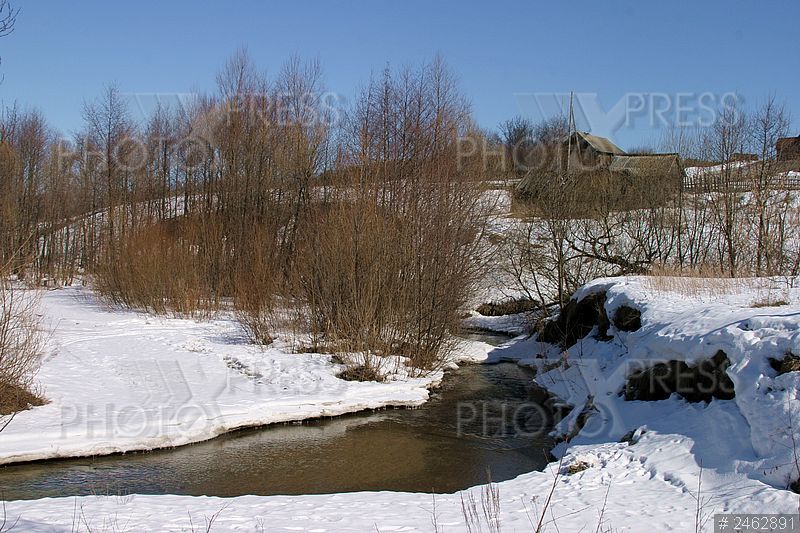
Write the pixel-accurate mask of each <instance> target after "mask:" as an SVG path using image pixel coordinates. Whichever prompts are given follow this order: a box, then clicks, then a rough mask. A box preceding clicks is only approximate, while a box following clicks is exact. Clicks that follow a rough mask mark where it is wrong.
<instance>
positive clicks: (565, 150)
mask: <svg viewBox="0 0 800 533" xmlns="http://www.w3.org/2000/svg"><path fill="white" fill-rule="evenodd" d="M561 150H562V164H564V165H565V164H566V161H567V157H569V168H570V169H575V170H577V169H586V170H588V169H595V168H598V167H600V168H602V167H607V166H608V165H609V164H610V163H611V159H612V158H613V157H614V156H615V155H625V151H624V150H622V148H620V147H619V146H617V145H616V144H614V143H612V142H611V141H609V140H608V139H606V138H605V137H599V136H597V135H592V134H591V133H587V132H585V131H576V132H574V133H572V135H569V136H567V137H565V138H564V140H563V141H562V142H561ZM565 166H566V165H565Z"/></svg>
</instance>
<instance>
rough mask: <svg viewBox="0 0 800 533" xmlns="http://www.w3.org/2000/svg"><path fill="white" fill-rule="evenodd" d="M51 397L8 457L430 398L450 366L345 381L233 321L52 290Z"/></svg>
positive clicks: (88, 449)
mask: <svg viewBox="0 0 800 533" xmlns="http://www.w3.org/2000/svg"><path fill="white" fill-rule="evenodd" d="M42 310H43V312H44V323H45V328H46V329H47V330H48V331H50V332H52V333H51V334H50V339H49V350H48V355H47V357H46V358H45V360H44V363H43V365H42V368H41V370H40V372H39V375H38V381H39V383H40V385H41V388H42V392H43V394H44V396H45V397H46V398H47V399H48V400H49V403H48V404H47V405H44V406H42V407H36V408H34V409H31V410H29V411H24V412H21V413H19V414H18V415H17V417H16V418H15V419H14V421H13V423H12V424H11V425H9V426H8V427H7V428H6V429H5V431H3V433H2V435H1V436H0V464H7V463H12V462H18V461H29V460H37V459H49V458H56V457H76V456H90V455H102V454H109V453H116V452H127V451H133V450H150V449H154V448H163V447H170V446H179V445H183V444H188V443H192V442H198V441H202V440H206V439H210V438H213V437H215V436H217V435H219V434H221V433H224V432H226V431H231V430H233V429H236V428H241V427H247V426H257V425H263V424H270V423H275V422H286V421H295V420H303V419H307V418H315V417H321V416H335V415H341V414H345V413H350V412H354V411H359V410H363V409H375V408H381V407H386V406H390V405H408V406H413V405H420V404H422V403H423V402H425V401H426V400H427V398H428V387H430V386H431V385H432V384H434V383H436V382H438V381H439V380H440V379H441V373H440V372H439V373H434V374H432V375H430V376H427V377H425V378H411V377H407V376H401V378H399V379H395V380H393V381H389V382H387V383H374V382H367V383H360V382H352V381H343V380H340V379H338V378H337V377H336V373H337V372H338V371H339V370H341V369H342V368H343V367H342V366H340V365H336V364H334V363H332V362H331V358H330V356H329V355H325V354H307V353H306V354H295V353H289V350H288V349H286V346H285V345H282V344H281V343H280V342H278V343H276V345H275V346H272V347H269V348H267V349H261V348H259V347H256V346H252V345H250V344H248V342H247V341H246V339H245V338H244V337H243V334H242V331H241V329H240V328H239V326H238V324H237V323H236V322H235V321H232V320H214V321H194V320H184V319H171V318H161V317H153V316H149V315H144V314H139V313H134V312H122V311H112V310H109V309H107V308H104V307H103V306H102V304H101V303H100V302H99V301H97V300H96V299H95V298H94V296H93V295H92V293H91V292H90V291H88V290H85V289H82V288H70V289H63V290H57V291H49V292H46V293H45V294H44V295H43V300H42Z"/></svg>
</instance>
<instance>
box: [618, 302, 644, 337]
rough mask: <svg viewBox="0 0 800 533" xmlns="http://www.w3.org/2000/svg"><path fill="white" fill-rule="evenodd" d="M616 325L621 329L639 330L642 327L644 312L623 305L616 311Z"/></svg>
mask: <svg viewBox="0 0 800 533" xmlns="http://www.w3.org/2000/svg"><path fill="white" fill-rule="evenodd" d="M614 327H615V328H617V329H618V330H619V331H637V330H638V329H639V328H641V327H642V312H641V311H639V310H638V309H634V308H633V307H630V306H627V305H623V306H620V307H619V308H618V309H617V310H616V312H615V313H614Z"/></svg>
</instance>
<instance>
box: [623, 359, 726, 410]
mask: <svg viewBox="0 0 800 533" xmlns="http://www.w3.org/2000/svg"><path fill="white" fill-rule="evenodd" d="M730 364H731V362H730V360H729V359H728V356H727V355H726V354H725V352H723V351H722V350H720V351H718V352H717V353H716V354H715V355H714V357H712V358H711V359H707V360H705V361H701V362H700V363H698V364H697V365H696V366H689V365H687V364H686V363H684V362H683V361H667V362H665V363H658V364H657V365H655V366H654V367H652V368H648V369H647V370H640V371H638V372H634V373H633V374H631V375H630V376H628V380H627V383H626V385H625V388H624V390H623V394H624V396H625V399H626V400H642V401H658V400H666V399H667V398H669V397H670V395H672V394H673V393H677V394H679V395H680V396H681V397H682V398H683V399H685V400H686V401H688V402H701V401H704V402H710V401H711V400H712V399H713V398H718V399H720V400H731V399H733V398H734V397H735V392H734V389H733V382H732V381H731V378H730V377H728V373H727V372H726V369H727V368H728V367H729V366H730Z"/></svg>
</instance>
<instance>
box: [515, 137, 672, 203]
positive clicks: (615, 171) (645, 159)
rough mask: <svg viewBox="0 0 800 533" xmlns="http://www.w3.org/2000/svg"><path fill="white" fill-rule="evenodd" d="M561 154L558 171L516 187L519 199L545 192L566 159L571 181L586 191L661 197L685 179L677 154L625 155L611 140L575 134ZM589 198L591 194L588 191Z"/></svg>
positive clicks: (539, 173) (532, 176) (534, 175)
mask: <svg viewBox="0 0 800 533" xmlns="http://www.w3.org/2000/svg"><path fill="white" fill-rule="evenodd" d="M560 150H561V166H560V168H553V167H551V168H549V169H542V168H539V169H536V170H534V171H531V172H529V173H528V175H526V176H525V177H524V178H523V179H522V180H521V181H520V182H519V183H518V184H517V192H518V193H519V194H520V195H521V196H522V197H528V198H534V197H536V196H537V191H539V190H543V189H544V188H545V187H543V183H545V182H548V181H552V180H554V179H557V176H558V175H559V174H560V173H563V172H564V170H565V169H566V168H567V167H566V163H567V160H568V159H569V174H570V175H571V176H572V177H573V178H575V179H577V180H579V181H581V182H584V183H585V184H586V185H587V187H588V188H589V189H591V188H592V187H594V188H597V187H600V188H602V189H603V190H604V191H606V192H608V191H611V190H615V191H617V192H619V191H631V190H638V191H652V192H653V194H656V193H657V194H658V195H659V196H661V195H662V194H663V193H670V192H671V191H677V190H679V189H680V187H681V185H682V183H683V181H684V177H685V172H684V168H683V163H682V161H681V158H680V156H679V155H678V154H677V153H666V154H626V153H625V151H624V150H622V149H621V148H620V147H618V146H617V145H615V144H614V143H612V142H611V141H610V140H608V139H606V138H604V137H599V136H597V135H592V134H589V133H586V132H580V131H577V132H575V133H573V134H572V135H570V136H568V137H566V138H565V139H564V140H563V141H562V143H561V146H560ZM567 154H568V155H567ZM595 192H597V191H595ZM588 194H589V195H591V194H592V193H591V190H590V191H589V192H588ZM642 194H643V195H644V194H645V193H642Z"/></svg>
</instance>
